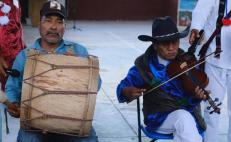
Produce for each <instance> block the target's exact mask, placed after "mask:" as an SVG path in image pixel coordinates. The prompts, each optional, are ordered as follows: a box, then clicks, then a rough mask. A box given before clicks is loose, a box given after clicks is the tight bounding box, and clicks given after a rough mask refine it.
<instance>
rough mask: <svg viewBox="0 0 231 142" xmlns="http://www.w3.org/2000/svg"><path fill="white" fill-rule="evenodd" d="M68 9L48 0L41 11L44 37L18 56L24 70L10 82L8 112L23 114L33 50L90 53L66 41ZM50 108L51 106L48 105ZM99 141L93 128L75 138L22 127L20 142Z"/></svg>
mask: <svg viewBox="0 0 231 142" xmlns="http://www.w3.org/2000/svg"><path fill="white" fill-rule="evenodd" d="M65 18H66V10H65V8H64V6H63V5H61V4H60V3H58V2H57V1H50V2H46V3H45V4H44V5H43V7H42V9H41V10H40V23H39V32H40V36H41V38H39V39H37V40H36V41H35V42H34V44H33V45H32V46H31V47H28V48H27V49H24V50H23V51H21V52H20V53H19V54H18V56H17V57H16V59H15V61H14V64H13V67H12V68H14V69H17V70H18V71H19V72H20V77H18V78H14V77H11V76H10V77H9V78H8V80H7V83H6V95H7V98H8V100H9V101H10V102H12V103H13V104H14V106H15V108H8V112H9V113H10V114H11V115H12V116H14V117H19V115H20V113H19V112H18V110H19V108H20V107H19V104H20V101H21V91H22V89H21V88H22V81H23V74H24V66H25V62H26V59H27V52H28V51H29V49H35V50H38V51H41V52H44V53H56V54H74V55H78V56H82V57H85V56H88V52H87V50H86V48H85V47H83V46H81V45H79V44H77V43H73V42H68V41H65V40H63V34H64V31H65V29H64V28H65ZM48 109H49V108H48ZM46 141H49V142H50V141H55V142H64V141H65V142H97V141H98V139H97V136H96V134H95V132H94V129H92V131H91V133H90V136H88V137H74V136H69V135H61V134H54V133H48V134H43V133H41V132H35V131H25V130H24V129H22V128H21V129H20V130H19V133H18V138H17V142H46Z"/></svg>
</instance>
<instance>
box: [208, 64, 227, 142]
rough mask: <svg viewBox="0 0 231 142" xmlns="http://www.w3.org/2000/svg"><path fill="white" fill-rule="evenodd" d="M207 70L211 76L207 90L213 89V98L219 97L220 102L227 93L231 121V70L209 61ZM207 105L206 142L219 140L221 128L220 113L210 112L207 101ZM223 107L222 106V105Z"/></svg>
mask: <svg viewBox="0 0 231 142" xmlns="http://www.w3.org/2000/svg"><path fill="white" fill-rule="evenodd" d="M205 71H206V73H207V75H208V77H209V84H208V86H207V87H206V90H210V91H211V98H213V99H214V98H218V99H219V101H220V102H223V100H224V97H225V94H226V93H227V95H228V96H227V100H228V103H227V106H228V113H229V114H228V116H229V121H230V122H231V114H230V111H231V70H228V69H222V68H218V67H216V66H214V65H211V64H209V63H207V64H206V66H205ZM226 91H227V92H226ZM205 104H206V106H205V113H204V117H205V121H206V123H207V130H206V133H205V142H219V141H218V130H219V116H220V115H219V114H216V113H213V114H209V111H208V110H207V109H206V107H207V106H208V105H209V104H208V102H207V101H206V103H205ZM220 107H221V106H220ZM228 142H231V123H230V124H229V130H228Z"/></svg>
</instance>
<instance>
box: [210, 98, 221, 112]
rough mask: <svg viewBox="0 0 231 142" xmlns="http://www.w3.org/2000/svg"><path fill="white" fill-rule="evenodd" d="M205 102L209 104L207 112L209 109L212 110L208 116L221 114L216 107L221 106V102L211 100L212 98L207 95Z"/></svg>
mask: <svg viewBox="0 0 231 142" xmlns="http://www.w3.org/2000/svg"><path fill="white" fill-rule="evenodd" d="M207 101H208V102H209V104H210V106H208V107H207V110H210V109H211V108H213V110H212V111H210V112H209V114H212V113H214V112H215V113H217V114H220V113H221V109H220V108H219V107H218V106H220V105H221V102H219V99H218V98H215V99H214V100H212V98H211V97H210V96H209V95H207Z"/></svg>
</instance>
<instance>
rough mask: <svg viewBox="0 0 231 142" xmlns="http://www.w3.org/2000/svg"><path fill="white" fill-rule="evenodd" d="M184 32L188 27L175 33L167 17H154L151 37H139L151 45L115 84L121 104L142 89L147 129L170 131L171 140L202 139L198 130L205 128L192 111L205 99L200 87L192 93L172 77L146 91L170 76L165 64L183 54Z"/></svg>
mask: <svg viewBox="0 0 231 142" xmlns="http://www.w3.org/2000/svg"><path fill="white" fill-rule="evenodd" d="M187 34H188V31H187V30H185V31H184V32H182V33H180V32H178V29H177V27H176V24H175V23H174V22H173V21H172V19H171V18H170V17H160V18H156V19H155V20H154V22H153V25H152V36H147V35H141V36H139V37H138V38H139V39H140V40H141V41H151V42H152V44H151V46H150V47H149V48H148V49H147V50H146V52H145V53H144V54H143V55H141V56H140V57H138V58H137V59H136V61H135V66H133V67H131V68H130V70H129V72H128V74H127V76H126V77H125V78H124V79H123V80H122V81H121V82H120V84H119V85H118V87H117V97H118V100H119V102H120V103H123V102H130V101H132V100H134V99H136V98H138V97H139V96H141V95H142V94H143V92H144V96H143V99H144V100H143V113H144V123H145V124H146V126H147V129H148V130H149V131H155V132H159V133H164V134H170V133H173V135H174V142H202V137H201V135H200V132H203V131H204V129H205V124H204V121H203V119H202V118H201V116H200V115H199V116H198V115H196V114H198V111H194V110H195V108H198V107H196V106H197V105H198V104H199V103H200V102H201V100H202V99H206V95H205V94H204V91H203V90H202V89H200V88H199V87H197V88H195V93H193V94H188V93H186V91H185V90H184V89H183V88H182V84H181V82H180V80H178V79H174V80H172V81H170V82H167V83H165V84H164V85H162V86H160V87H158V88H157V89H155V90H153V91H151V92H149V93H145V91H147V90H148V89H150V88H153V87H155V86H157V85H159V84H160V83H162V82H165V81H167V80H168V79H169V77H168V75H167V72H166V67H167V65H168V64H169V63H170V62H171V60H173V59H174V58H175V57H176V56H177V55H180V54H182V53H183V51H182V50H181V49H180V48H179V43H180V41H179V39H180V38H183V37H186V36H187ZM194 112H197V113H196V114H195V113H194ZM199 114H200V113H199ZM199 122H200V123H199ZM199 124H200V125H199Z"/></svg>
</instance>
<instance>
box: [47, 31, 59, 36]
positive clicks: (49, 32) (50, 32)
mask: <svg viewBox="0 0 231 142" xmlns="http://www.w3.org/2000/svg"><path fill="white" fill-rule="evenodd" d="M49 34H52V35H54V34H55V35H57V36H60V34H59V33H57V32H53V31H48V32H47V33H46V35H49Z"/></svg>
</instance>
